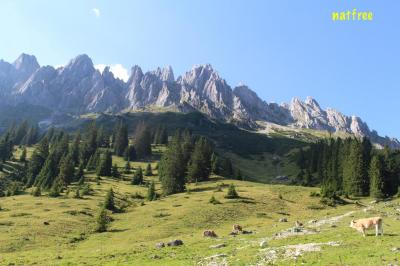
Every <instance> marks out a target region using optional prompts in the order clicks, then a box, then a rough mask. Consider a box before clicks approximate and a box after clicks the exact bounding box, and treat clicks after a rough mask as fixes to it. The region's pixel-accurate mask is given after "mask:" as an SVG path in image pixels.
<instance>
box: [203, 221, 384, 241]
mask: <svg viewBox="0 0 400 266" xmlns="http://www.w3.org/2000/svg"><path fill="white" fill-rule="evenodd" d="M295 227H303V223H301V222H300V221H296V222H295ZM350 227H351V228H354V229H356V230H357V231H358V232H360V233H362V234H363V236H364V237H365V231H366V230H368V229H373V228H375V235H376V236H378V235H379V234H380V235H382V236H383V220H382V218H381V217H372V218H365V219H359V220H352V221H351V222H350ZM239 233H242V234H251V233H252V232H251V231H245V230H243V228H242V226H240V225H238V224H234V225H233V231H232V232H231V233H230V234H231V235H238V234H239ZM203 237H218V236H217V234H216V233H215V232H214V231H213V230H205V231H204V232H203Z"/></svg>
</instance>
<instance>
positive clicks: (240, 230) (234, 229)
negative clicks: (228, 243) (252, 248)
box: [233, 224, 243, 232]
mask: <svg viewBox="0 0 400 266" xmlns="http://www.w3.org/2000/svg"><path fill="white" fill-rule="evenodd" d="M233 231H239V232H242V231H243V229H242V227H241V226H240V225H238V224H234V225H233Z"/></svg>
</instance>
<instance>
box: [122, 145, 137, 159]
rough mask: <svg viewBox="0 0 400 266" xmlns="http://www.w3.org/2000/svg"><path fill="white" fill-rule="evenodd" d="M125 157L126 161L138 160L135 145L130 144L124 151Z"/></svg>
mask: <svg viewBox="0 0 400 266" xmlns="http://www.w3.org/2000/svg"><path fill="white" fill-rule="evenodd" d="M124 159H125V161H134V160H136V150H135V147H134V146H133V145H129V146H128V147H126V149H125V151H124Z"/></svg>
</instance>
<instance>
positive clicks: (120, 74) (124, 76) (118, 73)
mask: <svg viewBox="0 0 400 266" xmlns="http://www.w3.org/2000/svg"><path fill="white" fill-rule="evenodd" d="M94 67H95V68H96V69H97V70H98V71H100V73H103V71H104V69H105V68H106V67H107V65H105V64H98V65H95V66H94ZM109 67H110V71H111V72H112V73H113V75H114V77H116V78H119V79H121V80H123V81H125V82H126V81H128V79H129V71H128V70H127V69H126V68H125V67H124V66H123V65H121V64H114V65H110V66H109Z"/></svg>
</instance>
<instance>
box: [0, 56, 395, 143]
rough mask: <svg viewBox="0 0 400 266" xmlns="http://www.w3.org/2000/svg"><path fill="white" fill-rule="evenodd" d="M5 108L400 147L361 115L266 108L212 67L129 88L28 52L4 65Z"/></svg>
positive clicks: (154, 74)
mask: <svg viewBox="0 0 400 266" xmlns="http://www.w3.org/2000/svg"><path fill="white" fill-rule="evenodd" d="M0 96H1V97H0V105H5V104H7V105H14V106H15V105H17V104H24V103H28V104H30V105H36V106H40V107H46V108H49V109H51V110H53V111H54V112H57V113H70V114H84V113H88V112H114V113H115V112H123V111H131V110H133V111H134V110H142V109H148V110H159V109H160V108H173V109H174V110H177V111H181V112H189V111H193V110H197V111H200V112H202V113H205V114H206V115H208V116H209V117H211V118H214V119H222V120H225V121H227V122H232V123H235V124H238V125H240V126H243V127H247V128H256V127H258V124H257V121H267V122H272V123H275V124H278V125H285V126H290V127H294V128H310V129H317V130H328V131H331V132H337V131H340V132H347V133H350V134H354V135H356V136H358V137H362V136H366V137H369V138H371V140H372V141H374V142H376V143H378V144H381V145H390V146H392V147H400V142H399V141H398V140H397V139H392V138H388V137H380V136H379V135H378V134H377V132H376V131H373V130H372V131H371V130H370V129H369V128H368V125H367V124H366V123H364V122H363V121H362V120H361V119H360V118H358V117H355V116H345V115H343V114H341V113H340V112H338V111H336V110H334V109H326V110H323V109H322V108H321V107H320V106H319V104H318V103H317V102H316V101H315V100H314V99H312V98H311V97H308V98H307V99H306V100H305V101H304V102H303V101H301V100H299V99H298V98H293V100H292V101H291V102H290V103H289V104H280V105H279V104H276V103H267V102H265V101H263V100H261V99H260V98H259V97H258V96H257V94H256V93H255V92H254V91H252V90H251V89H249V88H248V87H247V86H245V85H240V86H237V87H235V88H233V89H232V88H231V87H230V86H229V85H228V84H227V82H226V81H225V80H224V79H223V78H222V77H220V76H219V74H218V73H217V72H216V71H215V70H214V69H213V68H212V66H211V65H198V66H194V67H193V68H192V69H191V70H190V71H188V72H186V73H185V74H184V75H183V76H180V77H178V78H177V79H175V77H174V73H173V70H172V68H171V67H166V68H163V69H160V68H157V69H156V70H154V71H150V72H146V73H143V71H142V69H141V68H140V67H139V66H134V67H132V69H131V75H130V78H129V80H128V81H127V82H124V81H122V80H120V79H117V78H115V77H114V75H113V73H112V72H111V71H110V68H108V67H106V68H105V69H104V70H103V71H102V73H100V72H99V71H98V70H96V69H95V67H94V65H93V62H92V60H91V59H90V58H89V57H88V56H87V55H79V56H77V57H75V58H74V59H72V60H71V61H70V62H69V63H68V64H67V65H66V66H64V67H60V68H57V69H55V68H54V67H52V66H42V67H40V65H39V64H38V62H37V60H36V58H35V56H32V55H26V54H22V55H21V56H20V57H18V59H17V60H15V62H14V63H12V64H11V63H7V62H5V61H3V60H0Z"/></svg>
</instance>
